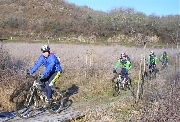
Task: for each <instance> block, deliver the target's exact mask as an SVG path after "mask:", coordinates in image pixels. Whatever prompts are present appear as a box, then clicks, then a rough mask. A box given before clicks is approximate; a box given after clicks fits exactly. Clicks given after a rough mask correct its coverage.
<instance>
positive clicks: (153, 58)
mask: <svg viewBox="0 0 180 122" xmlns="http://www.w3.org/2000/svg"><path fill="white" fill-rule="evenodd" d="M147 65H149V69H151V68H152V69H153V70H154V71H155V72H157V69H156V65H157V57H156V55H155V54H154V52H153V51H151V52H150V55H149V56H148V59H147Z"/></svg>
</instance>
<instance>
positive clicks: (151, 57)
mask: <svg viewBox="0 0 180 122" xmlns="http://www.w3.org/2000/svg"><path fill="white" fill-rule="evenodd" d="M147 61H148V63H150V62H151V63H153V64H157V57H156V56H148V60H147Z"/></svg>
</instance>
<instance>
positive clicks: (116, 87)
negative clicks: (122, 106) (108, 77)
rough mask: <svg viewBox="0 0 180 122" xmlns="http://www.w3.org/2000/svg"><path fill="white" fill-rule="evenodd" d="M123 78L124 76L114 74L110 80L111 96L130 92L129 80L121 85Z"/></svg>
mask: <svg viewBox="0 0 180 122" xmlns="http://www.w3.org/2000/svg"><path fill="white" fill-rule="evenodd" d="M124 78H125V74H121V73H119V74H117V73H115V76H114V78H113V79H112V82H113V96H118V95H119V94H120V92H121V90H127V89H128V90H130V88H131V79H130V78H128V79H127V81H126V83H123V80H124Z"/></svg>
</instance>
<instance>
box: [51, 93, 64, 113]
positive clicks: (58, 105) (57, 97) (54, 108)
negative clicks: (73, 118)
mask: <svg viewBox="0 0 180 122" xmlns="http://www.w3.org/2000/svg"><path fill="white" fill-rule="evenodd" d="M63 102H64V98H63V95H62V94H61V93H60V92H59V91H54V93H53V94H52V100H51V102H50V106H49V107H48V110H49V112H50V113H52V114H56V113H59V112H60V111H62V110H63V109H62V108H63Z"/></svg>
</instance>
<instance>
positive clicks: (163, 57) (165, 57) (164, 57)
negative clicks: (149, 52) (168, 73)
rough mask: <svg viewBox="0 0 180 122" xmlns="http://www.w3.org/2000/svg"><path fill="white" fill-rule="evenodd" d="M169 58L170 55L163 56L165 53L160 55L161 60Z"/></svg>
mask: <svg viewBox="0 0 180 122" xmlns="http://www.w3.org/2000/svg"><path fill="white" fill-rule="evenodd" d="M168 60H169V56H167V55H166V56H163V55H161V56H160V61H168Z"/></svg>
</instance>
